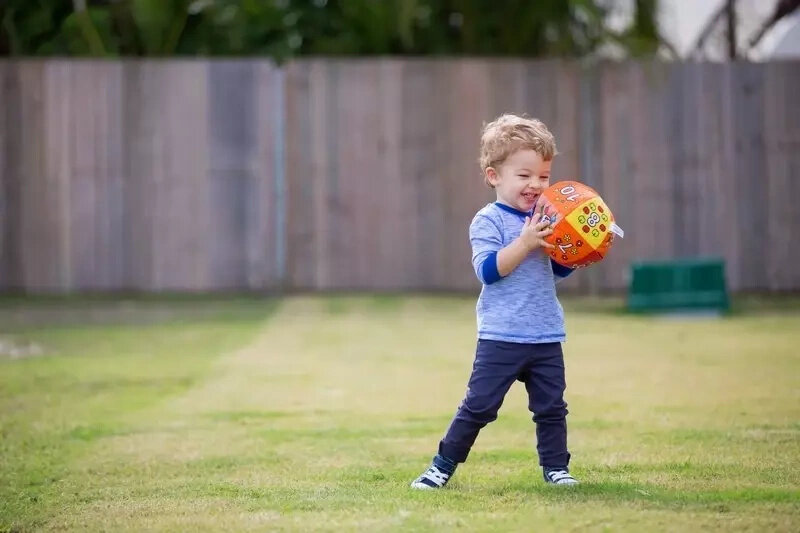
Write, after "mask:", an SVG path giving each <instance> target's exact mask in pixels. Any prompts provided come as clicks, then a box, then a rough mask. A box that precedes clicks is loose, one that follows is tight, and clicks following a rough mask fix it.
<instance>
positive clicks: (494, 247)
mask: <svg viewBox="0 0 800 533" xmlns="http://www.w3.org/2000/svg"><path fill="white" fill-rule="evenodd" d="M540 218H541V214H539V213H537V214H534V215H533V218H532V219H528V218H526V219H525V225H524V226H523V228H522V232H521V233H520V236H519V237H517V238H516V239H514V241H513V242H512V243H511V244H509V245H508V246H506V247H503V239H502V235H501V232H500V229H499V228H498V227H497V225H496V224H495V222H493V221H492V220H491V219H490V218H488V217H485V216H480V215H479V216H477V217H475V219H474V220H473V221H472V224H471V225H470V228H469V236H470V243H471V244H472V266H473V267H474V269H475V274H476V275H477V276H478V279H480V280H481V283H484V284H485V285H491V284H492V283H494V282H496V281H499V280H500V279H502V278H503V277H505V276H507V275H509V274H510V273H511V272H512V271H513V270H514V269H515V268H517V266H519V264H520V263H521V262H522V260H523V259H525V257H527V255H528V254H529V253H531V252H532V251H534V250H536V249H537V248H539V247H544V248H553V246H552V245H551V244H548V243H546V242H544V240H543V239H544V237H546V236H547V235H550V233H552V230H551V229H550V227H549V224H548V223H547V222H539V220H540Z"/></svg>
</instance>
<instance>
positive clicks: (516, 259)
mask: <svg viewBox="0 0 800 533" xmlns="http://www.w3.org/2000/svg"><path fill="white" fill-rule="evenodd" d="M541 218H542V213H541V212H536V213H534V214H533V217H532V218H530V217H525V224H524V225H523V226H522V232H521V233H520V234H519V237H517V238H516V239H514V241H513V242H512V243H511V244H509V245H508V246H506V247H505V248H503V249H502V250H500V251H499V252H497V271H498V272H500V275H501V276H507V275H509V274H511V272H512V271H513V270H514V269H515V268H517V267H518V266H519V264H520V263H521V262H522V260H523V259H525V258H526V257H527V256H528V254H529V253H531V252H533V251H534V250H536V249H537V248H555V246H553V245H552V244H550V243H548V242H545V240H544V238H545V237H547V236H548V235H550V234H551V233H553V228H552V227H551V226H550V222H549V221H542V220H541Z"/></svg>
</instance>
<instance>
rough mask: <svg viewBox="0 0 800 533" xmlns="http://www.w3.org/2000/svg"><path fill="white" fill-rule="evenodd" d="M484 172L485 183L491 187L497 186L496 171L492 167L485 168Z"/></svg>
mask: <svg viewBox="0 0 800 533" xmlns="http://www.w3.org/2000/svg"><path fill="white" fill-rule="evenodd" d="M484 172H485V173H486V181H487V182H489V184H490V185H492V186H495V185H497V181H498V179H499V176H498V175H497V171H496V170H495V169H494V168H493V167H486V170H485V171H484Z"/></svg>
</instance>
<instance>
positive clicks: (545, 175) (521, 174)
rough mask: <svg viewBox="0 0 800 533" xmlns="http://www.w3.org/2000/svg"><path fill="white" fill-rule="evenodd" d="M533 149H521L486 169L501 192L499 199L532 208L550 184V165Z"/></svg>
mask: <svg viewBox="0 0 800 533" xmlns="http://www.w3.org/2000/svg"><path fill="white" fill-rule="evenodd" d="M552 163H553V162H552V161H544V160H543V159H542V156H541V155H539V154H538V153H537V152H535V151H533V150H518V151H516V152H514V153H513V154H511V155H510V156H509V157H508V159H506V160H505V161H504V162H503V164H501V165H500V166H499V167H498V168H494V167H489V168H487V169H486V178H487V179H488V180H489V183H491V184H492V185H493V186H494V188H495V192H497V201H498V202H500V203H503V204H505V205H508V206H510V207H513V208H514V209H518V210H520V211H530V210H531V209H533V206H534V205H536V201H537V200H538V199H539V196H541V194H542V192H543V191H544V190H545V189H546V188H547V187H549V186H550V166H551V165H552Z"/></svg>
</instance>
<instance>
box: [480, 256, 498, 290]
mask: <svg viewBox="0 0 800 533" xmlns="http://www.w3.org/2000/svg"><path fill="white" fill-rule="evenodd" d="M481 274H482V275H483V283H484V284H486V285H491V284H492V283H494V282H495V281H500V280H501V279H503V276H501V275H500V272H499V271H498V270H497V252H492V253H490V254H489V255H488V256H487V257H486V259H484V261H483V265H481Z"/></svg>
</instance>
